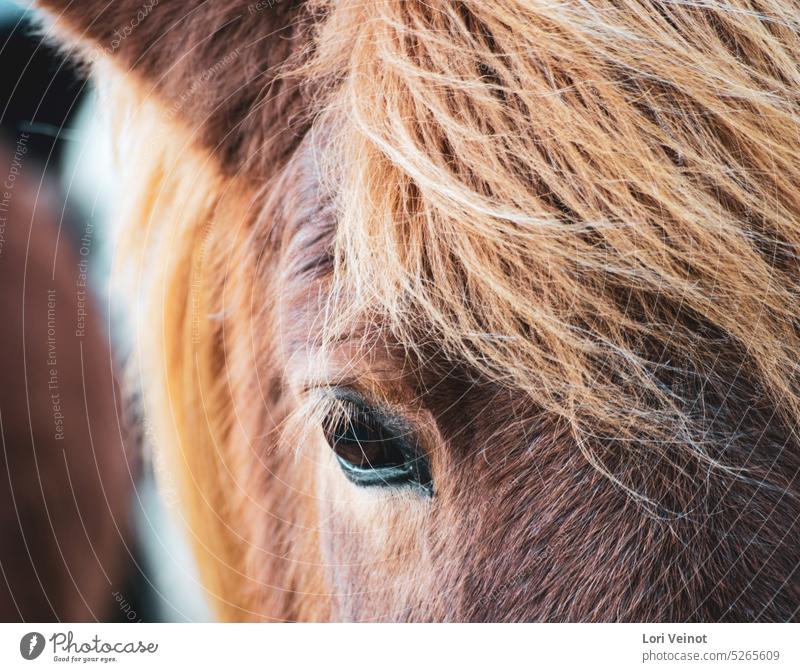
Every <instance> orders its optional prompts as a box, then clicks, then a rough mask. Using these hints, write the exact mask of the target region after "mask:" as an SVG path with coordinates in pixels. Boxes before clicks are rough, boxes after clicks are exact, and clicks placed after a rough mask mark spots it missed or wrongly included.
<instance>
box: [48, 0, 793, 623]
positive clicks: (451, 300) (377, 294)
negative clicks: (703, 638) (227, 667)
mask: <svg viewBox="0 0 800 672" xmlns="http://www.w3.org/2000/svg"><path fill="white" fill-rule="evenodd" d="M38 4H39V6H40V11H41V12H42V15H43V17H44V19H43V23H42V28H41V31H42V34H43V36H44V37H45V38H46V39H52V40H55V41H57V42H59V43H60V44H61V45H63V47H64V49H65V50H66V51H67V53H68V54H69V56H70V58H72V57H74V58H76V59H77V60H79V61H80V62H82V63H83V64H85V66H86V67H87V68H88V70H90V71H91V74H92V76H93V77H94V78H95V80H96V81H97V82H98V86H99V90H100V95H101V100H102V103H103V105H104V107H105V109H107V110H109V111H110V114H111V117H112V120H113V121H112V123H113V127H114V129H115V131H114V136H115V140H116V142H117V145H118V163H119V170H120V174H121V179H122V180H123V184H124V186H125V188H124V189H123V193H122V195H121V196H120V201H119V202H118V203H116V204H115V205H116V215H117V219H118V221H119V224H120V229H121V231H122V234H121V237H120V239H119V242H118V243H117V246H116V248H115V250H116V252H115V255H114V270H115V280H114V285H115V287H116V288H117V289H118V290H120V291H122V292H125V293H126V295H127V296H129V297H130V298H129V304H128V305H129V306H130V312H131V315H132V317H131V324H130V329H131V333H132V337H131V340H132V342H134V343H135V348H134V350H135V353H134V357H133V360H132V364H131V367H130V372H131V374H130V375H131V382H130V384H132V385H137V384H140V385H141V386H142V387H143V402H142V403H143V405H144V408H145V412H146V414H147V417H148V422H149V423H151V424H152V427H153V428H154V432H155V435H156V437H157V440H156V444H157V450H158V451H160V454H161V455H163V456H164V459H165V461H166V464H168V465H169V468H170V470H171V471H170V473H172V474H174V475H175V477H176V479H177V482H178V483H179V487H180V492H181V511H182V517H183V519H184V521H185V525H186V530H187V534H188V536H189V538H190V540H191V543H192V546H193V548H194V553H195V557H196V559H197V562H198V566H199V568H200V572H201V577H202V583H203V587H204V590H205V592H206V594H207V595H208V597H209V600H210V602H211V603H212V605H213V608H214V613H215V615H216V617H218V618H219V619H221V620H236V621H238V620H248V621H252V620H256V621H472V622H485V621H503V622H506V621H562V622H563V621H569V622H573V621H662V622H664V621H666V622H678V621H688V622H717V621H791V620H796V619H797V617H798V605H800V572H799V571H798V565H799V564H800V548H799V547H798V532H799V531H800V525H798V516H800V504H799V503H798V496H799V495H800V487H799V485H800V484H799V482H798V470H799V469H800V442H799V440H798V420H800V377H799V376H798V364H797V362H798V360H800V330H799V326H800V325H799V324H798V295H799V292H800V273H798V270H800V269H798V245H799V244H800V191H798V189H797V184H798V179H800V95H799V94H798V91H800V6H798V3H797V2H796V1H795V0H728V1H726V2H724V3H723V2H718V1H717V0H711V1H710V2H704V3H686V2H679V1H670V2H663V1H661V0H589V1H587V2H571V1H567V2H560V3H548V2H541V1H540V0H496V1H492V2H487V1H486V0H459V1H456V0H428V1H427V2H422V1H420V0H372V1H370V2H364V1H363V0H358V1H355V0H262V1H260V2H252V3H248V2H246V1H244V2H240V1H234V2H215V1H214V0H205V1H200V0H183V1H181V2H174V1H171V0H161V1H160V2H159V1H158V0H117V1H115V2H106V0H85V1H84V2H81V3H77V2H71V1H69V0H39V2H38Z"/></svg>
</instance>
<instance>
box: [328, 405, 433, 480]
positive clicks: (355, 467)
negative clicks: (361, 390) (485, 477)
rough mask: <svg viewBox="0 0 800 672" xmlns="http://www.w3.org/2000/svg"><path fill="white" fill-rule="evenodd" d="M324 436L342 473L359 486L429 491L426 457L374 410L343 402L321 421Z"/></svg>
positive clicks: (401, 432) (428, 471)
mask: <svg viewBox="0 0 800 672" xmlns="http://www.w3.org/2000/svg"><path fill="white" fill-rule="evenodd" d="M323 430H324V433H325V438H326V439H327V441H328V444H329V445H330V447H331V449H332V450H333V452H334V453H336V458H337V460H338V462H339V466H340V467H341V469H342V471H343V472H344V475H345V476H346V477H347V478H348V479H350V481H352V482H353V483H355V484H356V485H360V486H365V487H366V486H391V487H399V486H412V487H415V488H418V489H419V490H421V491H422V492H424V493H425V494H427V495H430V494H432V482H431V476H430V470H429V468H428V463H427V460H426V459H425V458H424V456H423V455H421V454H420V452H419V451H418V450H417V449H416V448H415V447H414V446H413V445H412V444H411V442H410V441H409V440H408V439H407V438H406V437H405V436H404V435H405V434H407V432H403V431H398V429H397V428H391V427H389V426H387V425H386V424H385V423H384V422H383V421H381V420H380V419H379V418H378V417H377V416H376V415H375V414H374V413H373V412H371V411H370V410H369V409H367V408H362V407H360V406H358V405H356V404H351V403H348V404H346V409H345V411H344V412H337V413H336V414H335V416H331V417H329V418H327V419H326V420H325V421H324V423H323Z"/></svg>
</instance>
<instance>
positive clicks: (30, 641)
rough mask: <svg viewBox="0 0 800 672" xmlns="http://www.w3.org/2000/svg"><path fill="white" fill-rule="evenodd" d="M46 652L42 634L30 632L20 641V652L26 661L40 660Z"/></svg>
mask: <svg viewBox="0 0 800 672" xmlns="http://www.w3.org/2000/svg"><path fill="white" fill-rule="evenodd" d="M42 651H44V635H43V634H42V633H41V632H29V633H28V634H27V635H25V636H24V637H23V638H22V639H21V640H19V652H20V653H21V654H22V657H23V658H24V659H25V660H33V659H34V658H38V657H39V656H40V655H41V653H42Z"/></svg>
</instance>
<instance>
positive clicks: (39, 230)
mask: <svg viewBox="0 0 800 672" xmlns="http://www.w3.org/2000/svg"><path fill="white" fill-rule="evenodd" d="M0 64H1V65H2V68H0V180H2V184H0V381H1V383H0V444H1V445H0V447H1V448H2V451H1V452H0V540H2V543H0V620H1V621H6V622H8V621H45V622H49V621H95V620H96V621H117V622H119V621H122V622H161V621H207V620H210V618H211V615H210V613H209V611H208V607H207V605H206V602H205V599H204V596H203V591H202V589H201V588H200V586H199V584H198V580H197V576H196V569H195V567H194V565H193V562H192V559H191V556H190V553H189V551H188V545H187V540H186V539H185V535H184V532H183V525H182V521H181V518H180V511H179V508H178V506H177V492H176V490H175V486H174V484H173V483H171V481H170V479H169V477H168V476H165V475H164V474H163V473H161V472H163V470H160V469H158V468H157V467H158V465H157V463H156V464H155V466H154V460H153V459H151V455H152V446H150V445H149V443H148V441H149V437H150V433H149V432H148V429H147V424H146V422H143V421H142V420H141V419H140V418H139V416H138V413H137V410H136V400H135V398H134V399H131V398H130V397H122V396H121V393H120V388H119V385H118V381H119V379H120V378H121V376H122V375H123V372H124V367H125V364H126V351H127V347H126V342H125V336H124V335H125V333H126V331H125V326H124V325H125V319H126V316H125V310H124V306H118V305H116V304H115V303H113V302H111V301H110V299H109V295H108V292H107V285H108V275H109V269H110V265H111V264H110V260H111V258H112V257H113V252H114V251H113V242H112V241H113V238H112V235H111V233H112V226H113V220H114V211H113V206H112V204H113V203H114V202H115V201H114V194H115V191H116V189H117V187H116V185H115V182H114V170H113V164H112V157H111V143H110V134H109V133H108V130H107V125H106V120H105V119H104V118H103V117H102V115H100V114H99V112H98V110H97V108H96V105H95V97H94V94H93V92H92V89H91V85H90V84H89V83H88V82H87V81H86V80H85V79H84V78H83V76H82V75H81V73H79V72H77V71H76V70H75V69H74V68H72V67H71V65H70V64H69V62H68V61H67V60H65V58H64V55H63V54H62V53H59V52H58V51H57V50H55V49H53V48H52V47H50V46H49V45H47V44H44V43H42V42H41V41H40V40H39V38H38V36H37V32H36V25H35V22H34V21H33V20H32V15H31V11H30V10H29V9H28V8H27V7H26V6H25V3H19V2H10V1H9V0H0ZM112 304H113V308H112V307H111V306H112ZM155 472H159V478H158V481H159V484H160V487H159V488H157V487H156V484H155V483H156V478H155V475H154V473H155Z"/></svg>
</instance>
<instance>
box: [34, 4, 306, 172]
mask: <svg viewBox="0 0 800 672" xmlns="http://www.w3.org/2000/svg"><path fill="white" fill-rule="evenodd" d="M38 5H39V6H40V8H41V9H43V10H44V14H45V15H46V16H47V17H49V19H50V23H51V28H50V30H52V31H53V33H54V36H55V38H56V39H57V41H59V42H61V43H63V44H65V45H66V46H68V47H72V48H74V49H75V51H76V52H78V53H79V54H80V55H81V56H82V57H83V59H84V60H88V61H89V62H90V63H97V62H101V61H106V62H111V63H112V64H113V65H114V67H115V69H116V70H117V71H121V72H123V73H125V74H127V75H130V76H132V77H133V78H134V79H136V80H138V81H139V82H140V83H143V84H144V86H145V92H146V93H150V92H152V93H153V94H155V95H156V96H157V97H158V99H159V101H160V102H161V104H162V105H163V107H164V111H165V113H166V114H167V115H169V116H170V117H174V118H177V119H180V120H182V121H183V122H187V123H188V124H189V125H190V126H191V127H192V129H193V131H194V132H195V133H197V137H198V138H199V139H200V141H201V142H202V143H203V144H205V145H207V146H208V147H210V148H213V149H214V150H215V151H216V152H222V153H223V154H224V156H223V157H222V159H223V160H222V161H221V164H222V165H223V166H224V167H225V168H226V170H234V171H236V170H239V169H240V168H241V165H242V163H243V162H246V161H247V159H248V157H252V155H253V152H257V153H262V152H264V150H268V153H269V154H270V155H271V158H272V159H273V160H274V159H275V158H276V155H280V154H282V153H286V152H287V151H288V150H289V148H290V146H292V145H293V144H294V143H293V142H291V138H287V137H286V134H285V133H281V130H282V129H281V128H276V124H277V125H278V126H283V129H284V130H288V129H289V128H290V127H292V132H291V133H290V134H289V135H293V136H294V139H295V140H296V136H297V134H298V133H300V132H301V131H302V127H303V124H302V123H297V120H296V119H293V118H290V117H294V116H296V115H295V112H296V111H297V110H298V109H299V108H300V107H301V106H300V105H299V96H300V91H299V88H300V87H298V86H297V82H296V81H294V82H292V81H288V80H287V78H285V77H280V76H279V74H280V72H281V66H284V65H285V64H286V63H287V61H289V59H290V58H291V57H292V56H293V55H294V54H296V53H299V52H300V50H302V48H303V46H304V44H305V43H306V37H307V34H308V31H307V30H306V26H307V25H308V23H309V22H308V20H307V19H308V14H307V11H306V8H305V6H304V5H305V3H304V2H301V1H299V0H252V1H251V2H249V3H248V2H242V1H241V0H239V1H237V0H234V1H226V2H209V1H208V0H115V1H112V2H109V1H108V0H80V1H77V0H38Z"/></svg>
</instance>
